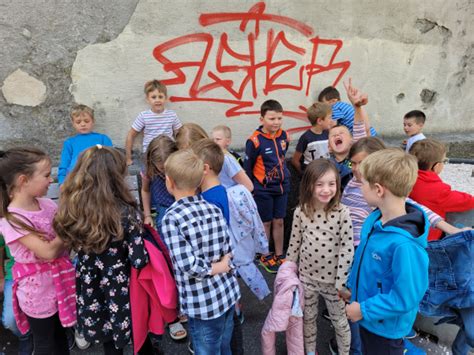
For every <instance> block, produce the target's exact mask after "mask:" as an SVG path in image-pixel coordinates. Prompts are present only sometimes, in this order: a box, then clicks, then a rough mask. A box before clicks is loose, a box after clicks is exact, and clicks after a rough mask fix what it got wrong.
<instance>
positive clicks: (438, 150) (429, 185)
mask: <svg viewBox="0 0 474 355" xmlns="http://www.w3.org/2000/svg"><path fill="white" fill-rule="evenodd" d="M410 154H412V155H414V156H415V157H416V159H417V160H418V169H419V170H418V178H417V179H416V183H415V186H413V190H412V191H411V193H410V197H411V198H412V199H414V200H415V201H417V202H418V203H421V204H423V205H425V206H426V207H428V208H430V209H431V210H432V211H434V212H436V213H437V214H439V215H440V216H441V217H443V218H446V213H447V212H463V211H468V210H471V209H473V208H474V196H472V195H470V194H468V193H464V192H460V191H453V190H451V186H449V185H448V184H446V183H444V182H443V181H442V180H441V178H440V177H439V174H440V173H441V171H443V168H444V164H446V163H447V161H448V160H447V159H446V147H445V146H444V144H443V143H441V142H438V141H436V140H434V139H423V140H421V141H418V142H416V143H415V144H413V146H412V147H411V149H410ZM441 236H442V234H441V231H439V230H434V229H430V233H429V235H428V240H429V241H433V240H438V239H440V238H441Z"/></svg>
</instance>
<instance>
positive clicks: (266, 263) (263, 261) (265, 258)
mask: <svg viewBox="0 0 474 355" xmlns="http://www.w3.org/2000/svg"><path fill="white" fill-rule="evenodd" d="M260 265H262V266H263V268H264V269H265V270H266V271H267V272H269V273H270V274H276V273H277V272H278V268H279V267H280V264H279V262H278V260H277V259H276V258H275V255H273V254H268V255H262V256H261V257H260Z"/></svg>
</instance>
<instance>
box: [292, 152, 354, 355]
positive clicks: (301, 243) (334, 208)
mask: <svg viewBox="0 0 474 355" xmlns="http://www.w3.org/2000/svg"><path fill="white" fill-rule="evenodd" d="M340 191H341V189H340V178H339V173H338V171H337V168H336V166H335V165H334V164H333V163H332V162H330V161H329V160H327V159H317V160H315V161H313V162H312V163H310V164H309V165H308V166H307V167H306V170H305V172H304V174H303V178H302V180H301V185H300V204H299V206H298V207H297V208H296V210H295V213H294V217H293V228H292V231H291V238H290V246H289V248H288V251H287V253H286V258H287V260H290V261H294V262H296V263H298V264H299V267H298V271H299V277H300V280H301V282H302V283H303V288H304V297H305V302H304V303H305V308H304V317H303V321H304V328H303V330H304V342H305V348H306V354H308V355H314V354H315V352H316V334H317V329H316V319H317V317H318V301H319V295H321V296H322V297H323V298H324V300H325V302H326V306H327V308H328V311H329V315H330V316H331V321H332V324H333V326H334V328H335V330H336V339H337V347H338V349H339V354H346V355H347V354H349V346H350V342H351V333H350V330H349V324H348V322H347V319H346V315H345V309H344V301H343V300H342V299H340V297H339V292H342V291H343V290H344V286H345V284H346V281H347V275H348V273H349V269H350V266H351V264H352V257H353V254H354V247H353V245H352V223H351V218H350V216H349V211H348V209H347V208H346V207H345V206H344V205H341V204H340V202H339V199H340Z"/></svg>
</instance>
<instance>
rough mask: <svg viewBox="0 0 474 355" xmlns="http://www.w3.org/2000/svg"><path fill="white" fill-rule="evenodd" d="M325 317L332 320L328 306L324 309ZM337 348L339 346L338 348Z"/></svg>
mask: <svg viewBox="0 0 474 355" xmlns="http://www.w3.org/2000/svg"><path fill="white" fill-rule="evenodd" d="M323 318H324V319H327V320H329V321H330V320H331V316H330V315H329V312H328V309H327V308H326V309H325V310H324V311H323ZM336 349H337V348H336Z"/></svg>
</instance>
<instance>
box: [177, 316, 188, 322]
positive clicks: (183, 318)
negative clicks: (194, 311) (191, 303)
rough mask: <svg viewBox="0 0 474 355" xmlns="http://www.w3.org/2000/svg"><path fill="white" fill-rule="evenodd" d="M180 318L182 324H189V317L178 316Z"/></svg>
mask: <svg viewBox="0 0 474 355" xmlns="http://www.w3.org/2000/svg"><path fill="white" fill-rule="evenodd" d="M178 318H179V321H180V322H181V323H187V322H188V316H187V315H186V314H180V315H179V316H178Z"/></svg>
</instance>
